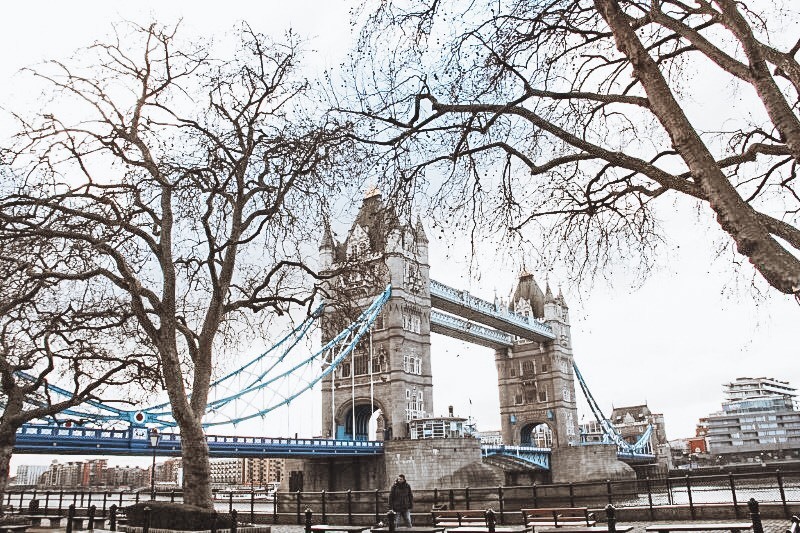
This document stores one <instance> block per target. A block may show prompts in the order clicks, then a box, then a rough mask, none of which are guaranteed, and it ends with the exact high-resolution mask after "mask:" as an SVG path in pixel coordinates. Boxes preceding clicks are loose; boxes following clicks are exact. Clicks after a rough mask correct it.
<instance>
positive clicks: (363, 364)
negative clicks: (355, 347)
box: [353, 352, 369, 376]
mask: <svg viewBox="0 0 800 533" xmlns="http://www.w3.org/2000/svg"><path fill="white" fill-rule="evenodd" d="M368 361H369V357H368V355H367V352H358V353H354V354H353V372H354V373H355V375H356V376H363V375H365V374H369V366H367V365H368Z"/></svg>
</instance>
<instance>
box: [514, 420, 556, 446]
mask: <svg viewBox="0 0 800 533" xmlns="http://www.w3.org/2000/svg"><path fill="white" fill-rule="evenodd" d="M554 440H555V439H554V434H553V428H551V427H550V425H549V424H548V423H547V422H529V423H527V424H524V425H522V427H521V428H520V430H519V443H520V444H521V445H525V446H538V447H539V448H552V447H553V442H554Z"/></svg>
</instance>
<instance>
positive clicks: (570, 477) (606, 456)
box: [550, 444, 636, 483]
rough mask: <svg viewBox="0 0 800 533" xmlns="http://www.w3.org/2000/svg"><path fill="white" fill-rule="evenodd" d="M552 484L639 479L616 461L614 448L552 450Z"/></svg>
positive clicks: (585, 447)
mask: <svg viewBox="0 0 800 533" xmlns="http://www.w3.org/2000/svg"><path fill="white" fill-rule="evenodd" d="M550 471H551V472H552V476H553V477H552V480H553V483H570V482H581V481H599V480H606V479H611V480H618V479H636V472H635V471H634V470H633V468H631V467H630V466H628V465H627V464H625V463H623V462H622V461H619V460H617V447H616V445H614V444H593V445H591V446H567V447H564V448H553V451H552V452H551V455H550Z"/></svg>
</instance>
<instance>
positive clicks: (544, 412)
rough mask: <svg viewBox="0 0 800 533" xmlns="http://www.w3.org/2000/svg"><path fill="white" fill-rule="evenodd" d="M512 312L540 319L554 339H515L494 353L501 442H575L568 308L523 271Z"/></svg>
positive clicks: (544, 444) (546, 444) (556, 444)
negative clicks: (498, 395) (508, 346)
mask: <svg viewBox="0 0 800 533" xmlns="http://www.w3.org/2000/svg"><path fill="white" fill-rule="evenodd" d="M510 308H511V310H512V311H514V312H516V313H518V314H522V315H528V316H532V317H534V318H539V319H543V320H544V322H545V323H546V324H547V325H549V326H550V327H551V328H552V330H553V333H554V334H555V339H554V340H550V341H545V342H534V341H528V340H525V339H521V338H517V339H516V341H515V342H514V345H513V346H512V347H510V348H502V349H498V350H496V351H495V362H496V364H497V378H498V388H499V394H500V414H501V430H502V436H503V442H505V443H506V444H532V445H538V446H542V447H552V448H559V447H564V446H568V445H569V444H571V443H577V442H578V441H579V432H578V425H577V406H576V402H575V381H574V377H575V376H574V372H573V369H572V347H571V335H570V325H569V309H568V307H567V304H566V302H565V301H564V296H563V295H562V294H561V291H560V290H559V294H558V296H555V297H554V296H553V293H552V292H551V290H550V285H549V283H547V284H546V288H545V292H544V293H543V292H542V290H541V288H540V287H539V285H538V284H537V283H536V280H535V279H534V277H533V275H532V274H530V273H528V272H524V271H523V272H522V273H521V274H520V276H519V280H518V281H517V287H516V289H515V291H514V294H513V296H512V301H511V302H510Z"/></svg>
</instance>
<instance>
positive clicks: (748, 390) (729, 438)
mask: <svg viewBox="0 0 800 533" xmlns="http://www.w3.org/2000/svg"><path fill="white" fill-rule="evenodd" d="M796 391H797V389H795V388H794V387H791V386H790V385H789V383H788V382H786V381H781V380H778V379H773V378H766V377H760V378H747V377H743V378H737V379H736V380H735V381H733V382H732V383H727V384H725V385H724V392H725V402H723V403H722V411H719V412H716V413H712V414H710V415H709V416H708V433H707V437H706V438H707V442H708V453H709V454H710V455H712V456H713V455H716V456H718V457H719V458H720V459H721V460H724V461H725V462H739V461H748V462H753V461H761V462H764V461H766V460H777V459H788V458H796V457H798V456H800V411H798V410H797V404H796V401H795V397H796V396H797V394H796Z"/></svg>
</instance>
